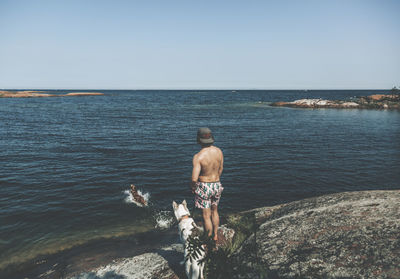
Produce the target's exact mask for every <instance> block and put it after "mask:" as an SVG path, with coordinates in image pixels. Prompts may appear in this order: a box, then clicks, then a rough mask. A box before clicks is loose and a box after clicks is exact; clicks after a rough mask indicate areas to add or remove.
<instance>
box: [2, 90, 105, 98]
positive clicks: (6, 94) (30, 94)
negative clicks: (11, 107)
mask: <svg viewBox="0 0 400 279" xmlns="http://www.w3.org/2000/svg"><path fill="white" fill-rule="evenodd" d="M99 95H104V93H99V92H72V93H67V94H49V93H46V91H0V98H38V97H69V96H99Z"/></svg>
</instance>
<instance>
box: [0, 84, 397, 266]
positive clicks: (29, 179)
mask: <svg viewBox="0 0 400 279" xmlns="http://www.w3.org/2000/svg"><path fill="white" fill-rule="evenodd" d="M68 92H70V91H68ZM101 92H104V93H105V94H106V95H105V96H85V97H64V98H33V99H32V98H29V99H0V136H1V138H0V169H1V172H0V185H1V187H0V210H1V216H0V218H1V219H0V224H1V227H0V250H1V251H2V253H1V255H0V268H4V267H5V266H6V265H8V264H9V263H15V262H22V261H25V260H27V259H30V258H33V257H35V256H36V255H38V254H51V253H55V252H57V251H60V249H66V248H69V247H72V246H75V245H78V244H82V243H87V242H88V241H90V240H93V239H98V238H102V237H106V238H109V237H116V236H122V235H130V234H135V233H138V232H143V231H148V230H150V229H152V228H154V227H156V226H159V227H168V226H169V225H170V224H171V218H172V215H171V214H169V213H170V205H171V203H172V200H177V201H180V200H182V199H184V198H185V199H187V201H188V203H189V207H190V208H192V207H193V200H192V196H191V193H190V189H189V180H190V175H191V158H192V156H193V154H194V153H196V152H197V151H198V149H199V147H198V146H197V145H196V143H195V137H196V131H197V128H198V127H201V126H208V127H210V128H211V129H212V130H213V131H214V134H215V138H216V145H217V146H219V147H221V148H222V150H223V152H224V154H225V168H224V173H223V177H222V183H223V185H224V187H225V190H224V193H223V195H222V199H221V204H220V209H221V211H222V213H228V212H236V211H242V210H246V209H251V208H255V207H260V206H267V205H275V204H279V203H283V202H289V201H293V200H298V199H301V198H305V197H310V196H316V195H321V194H325V193H332V192H341V191H359V190H369V189H399V188H400V185H399V178H400V175H399V173H400V172H399V171H398V170H399V168H400V140H399V139H400V113H399V112H398V111H389V110H356V109H349V110H335V109H315V110H313V109H292V108H278V107H270V106H269V105H268V104H269V103H270V102H274V101H281V100H282V101H286V100H296V99H302V98H329V99H345V98H350V97H352V96H360V95H368V94H374V93H377V92H374V91H237V92H231V91H185V90H182V91H101ZM381 92H382V91H379V93H381ZM56 93H64V91H56ZM131 183H134V184H135V185H137V187H138V188H139V189H140V190H142V191H143V192H146V193H149V195H150V199H149V202H150V206H149V207H147V208H139V207H137V206H136V205H135V204H133V203H129V202H126V198H127V195H126V192H125V191H126V190H128V189H129V185H130V184H131ZM160 224H161V225H160Z"/></svg>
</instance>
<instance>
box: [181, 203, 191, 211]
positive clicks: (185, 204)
mask: <svg viewBox="0 0 400 279" xmlns="http://www.w3.org/2000/svg"><path fill="white" fill-rule="evenodd" d="M182 205H183V207H184V208H185V209H186V211H187V212H189V209H188V208H187V202H186V200H183V202H182Z"/></svg>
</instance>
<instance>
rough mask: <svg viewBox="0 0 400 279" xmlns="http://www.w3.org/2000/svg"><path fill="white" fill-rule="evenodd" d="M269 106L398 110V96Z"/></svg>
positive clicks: (377, 96) (304, 101)
mask: <svg viewBox="0 0 400 279" xmlns="http://www.w3.org/2000/svg"><path fill="white" fill-rule="evenodd" d="M271 106H275V107H294V108H337V109H349V108H360V109H400V95H383V94H377V95H371V96H366V97H359V98H355V99H352V100H351V101H339V100H322V99H301V100H296V101H293V102H275V103H272V104H271Z"/></svg>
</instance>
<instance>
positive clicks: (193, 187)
mask: <svg viewBox="0 0 400 279" xmlns="http://www.w3.org/2000/svg"><path fill="white" fill-rule="evenodd" d="M190 188H192V194H194V192H195V191H196V188H197V183H196V182H195V181H192V182H190Z"/></svg>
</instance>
